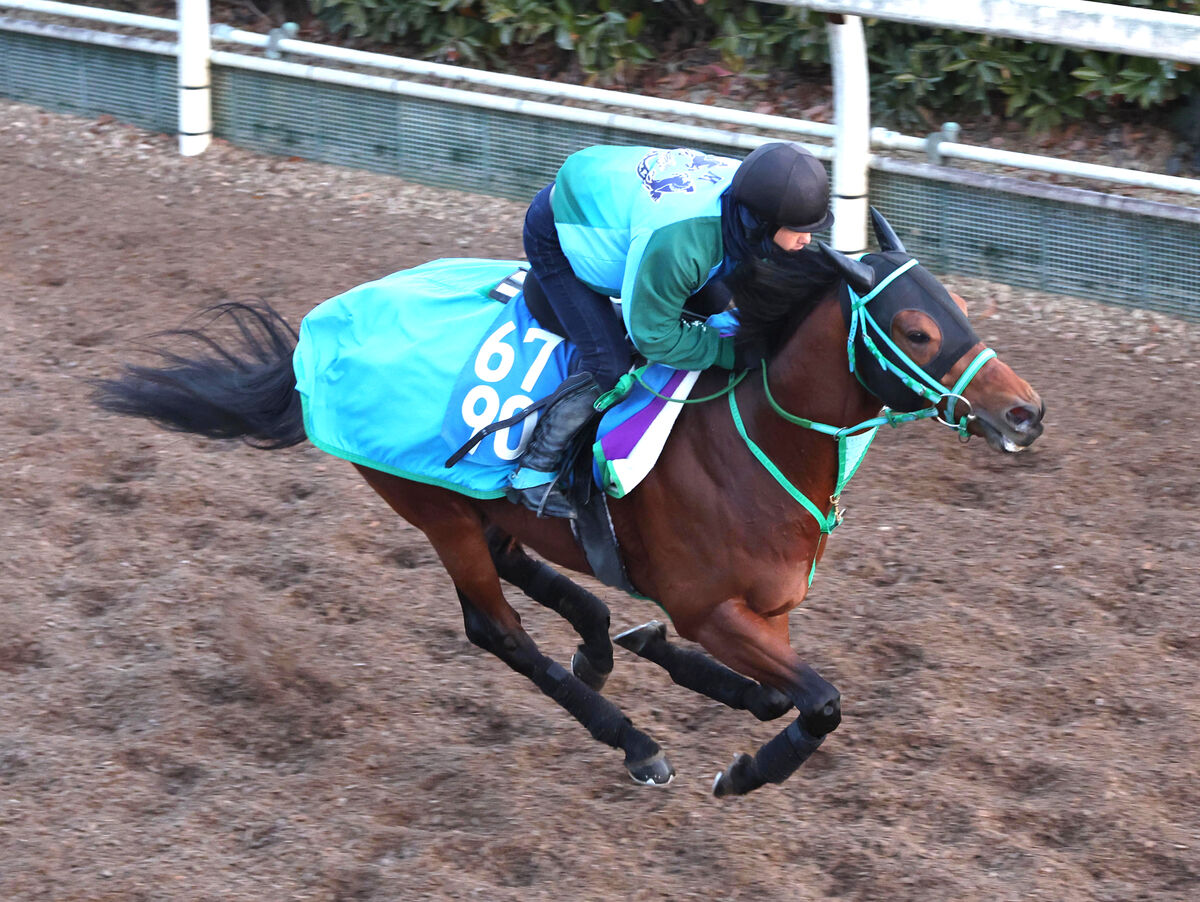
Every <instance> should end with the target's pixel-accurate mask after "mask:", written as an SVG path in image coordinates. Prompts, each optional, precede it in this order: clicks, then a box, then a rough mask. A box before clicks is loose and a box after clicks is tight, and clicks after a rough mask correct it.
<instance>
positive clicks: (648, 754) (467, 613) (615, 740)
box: [458, 591, 675, 786]
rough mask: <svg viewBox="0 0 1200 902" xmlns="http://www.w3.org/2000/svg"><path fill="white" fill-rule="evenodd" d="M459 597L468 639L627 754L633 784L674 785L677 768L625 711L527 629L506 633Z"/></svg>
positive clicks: (588, 728)
mask: <svg viewBox="0 0 1200 902" xmlns="http://www.w3.org/2000/svg"><path fill="white" fill-rule="evenodd" d="M458 598H459V601H460V602H461V604H462V609H463V623H464V624H465V626H466V630H467V636H468V638H470V640H471V641H472V642H473V643H475V644H476V645H478V646H479V647H481V648H484V649H486V650H488V651H490V652H491V653H492V654H494V655H495V656H496V657H498V658H499V659H500V660H501V661H503V662H504V663H505V664H507V665H508V666H509V667H511V668H512V669H513V670H515V671H516V672H517V673H519V674H521V675H522V676H525V677H528V678H529V679H530V680H531V681H532V682H533V683H534V685H536V686H537V687H538V688H539V689H540V690H541V691H542V692H543V693H544V694H546V695H548V696H550V698H552V699H554V701H555V702H557V703H558V704H559V705H560V706H562V707H563V708H564V709H565V710H566V711H567V713H569V714H570V715H571V716H572V717H574V718H575V719H576V720H577V721H579V722H580V723H581V724H583V726H584V727H586V728H587V731H588V732H589V733H591V734H592V736H593V737H594V738H595V739H597V740H598V741H600V742H603V743H604V744H605V745H609V746H612V747H613V748H617V749H621V750H622V751H624V752H625V768H626V770H628V771H629V775H630V776H631V777H632V778H633V779H634V780H636V781H637V782H639V783H643V784H648V785H654V786H665V785H666V784H668V783H670V782H671V779H672V778H673V777H674V776H675V769H674V768H673V767H671V764H670V762H668V761H667V759H666V757H665V756H664V755H663V753H662V749H661V748H659V745H658V743H657V742H655V741H654V740H653V739H651V738H650V737H649V736H647V735H646V734H645V733H643V732H642V731H641V730H639V729H637V728H636V727H635V726H633V724H632V723H630V721H629V718H627V717H626V716H625V715H624V714H623V713H622V712H621V709H620V708H618V707H617V706H616V705H614V704H613V703H612V702H610V701H609V700H608V699H606V698H605V697H604V696H602V695H600V693H598V692H596V691H595V690H593V689H591V688H589V687H588V686H587V685H586V684H585V683H584V682H583V681H582V680H580V679H579V678H578V677H576V676H575V675H574V674H571V673H568V672H567V671H566V670H565V669H564V668H563V667H562V666H561V665H559V664H557V663H556V662H554V661H552V660H551V659H550V658H547V657H546V656H545V655H544V654H542V653H541V652H540V651H538V648H537V646H536V645H535V644H534V643H533V640H532V639H530V638H529V636H527V635H526V634H525V633H524V631H523V630H518V631H517V635H511V634H507V633H504V632H503V631H501V630H500V629H499V628H497V626H496V625H495V624H494V623H493V622H492V621H491V620H489V619H488V618H487V617H485V616H484V615H483V613H482V612H481V611H480V610H479V609H478V608H477V607H476V606H475V605H474V604H472V603H471V601H470V600H469V599H468V598H467V597H466V596H465V595H464V594H463V593H462V592H461V591H459V593H458ZM606 636H607V634H606Z"/></svg>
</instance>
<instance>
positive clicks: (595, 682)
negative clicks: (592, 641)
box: [571, 645, 612, 692]
mask: <svg viewBox="0 0 1200 902" xmlns="http://www.w3.org/2000/svg"><path fill="white" fill-rule="evenodd" d="M571 673H573V674H575V676H577V677H579V679H580V680H581V681H582V682H583V684H584V685H585V686H587V687H588V688H589V689H591V690H592V691H593V692H599V691H600V690H601V689H603V688H604V684H605V683H606V682H608V675H609V674H610V673H612V671H611V670H609V671H607V672H605V673H601V672H600V671H599V670H597V669H596V668H595V667H593V666H592V662H591V659H590V658H588V656H587V653H586V652H585V651H584V650H583V646H582V645H581V646H579V648H578V649H577V650H576V652H575V654H574V655H572V656H571Z"/></svg>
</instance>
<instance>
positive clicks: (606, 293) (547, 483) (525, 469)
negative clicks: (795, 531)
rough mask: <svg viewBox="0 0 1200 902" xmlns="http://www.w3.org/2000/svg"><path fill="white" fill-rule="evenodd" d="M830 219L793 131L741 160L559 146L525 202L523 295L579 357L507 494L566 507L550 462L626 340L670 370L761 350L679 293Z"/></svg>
mask: <svg viewBox="0 0 1200 902" xmlns="http://www.w3.org/2000/svg"><path fill="white" fill-rule="evenodd" d="M832 222H833V214H832V213H831V212H830V209H829V179H828V176H827V175H826V174H825V167H824V166H823V165H822V164H821V162H820V161H819V160H818V159H817V158H816V157H814V156H813V155H812V154H811V153H809V152H808V151H807V150H805V149H804V148H803V147H801V146H800V145H799V144H793V143H783V142H772V143H768V144H763V145H762V146H760V147H758V148H757V149H756V150H754V151H753V152H752V153H751V154H750V155H749V156H748V157H746V159H745V160H744V161H742V162H741V163H740V164H739V163H738V161H737V160H735V159H730V158H727V157H718V156H713V155H711V154H706V153H702V152H700V151H695V150H687V149H675V150H660V149H656V148H650V147H610V146H595V147H588V148H585V149H583V150H581V151H578V152H577V153H575V154H572V155H571V156H570V157H568V158H567V160H566V162H564V163H563V165H562V168H560V169H559V171H558V175H557V177H556V178H555V181H554V182H553V183H552V184H550V185H548V186H547V187H546V188H543V189H542V190H541V191H540V192H538V194H537V195H536V196H535V197H534V198H533V201H532V203H531V204H530V206H529V211H528V212H527V213H526V216H525V229H524V244H525V254H526V256H527V257H528V258H529V262H530V268H531V275H532V276H534V279H532V280H528V281H527V282H526V299H527V301H529V302H530V307H531V310H532V312H533V313H534V315H535V316H537V314H538V309H537V306H538V304H541V305H543V307H544V308H545V307H548V308H549V311H550V312H551V313H552V315H553V316H555V317H557V319H558V321H559V324H561V326H562V329H563V332H564V334H565V335H566V337H567V338H568V339H570V340H571V341H572V342H573V343H574V344H575V345H576V347H577V348H578V350H579V371H578V372H576V373H575V374H574V375H572V376H571V377H570V378H569V379H568V380H567V381H566V382H564V383H563V385H562V387H561V388H560V389H559V391H558V393H557V394H556V396H555V397H554V398H553V399H552V401H551V403H550V405H549V406H548V407H547V409H546V410H545V411H543V413H542V415H541V417H540V418H539V419H538V422H537V425H536V426H535V428H534V432H533V436H532V437H531V439H530V441H529V444H528V445H527V446H526V448H525V451H524V452H523V454H522V456H521V459H520V462H519V464H520V465H519V468H518V469H517V471H516V472H515V473H514V474H513V477H512V480H511V486H510V488H509V489H508V491H507V494H508V497H509V498H510V500H513V501H520V502H521V503H522V504H524V505H525V506H526V507H529V508H530V509H532V510H535V511H537V512H538V513H539V515H542V514H545V515H549V516H558V517H573V516H575V510H574V505H573V504H572V503H571V501H570V500H569V499H568V498H567V496H566V494H565V493H564V492H563V491H562V489H560V488H559V487H558V485H557V480H556V478H555V473H556V472H557V471H558V469H559V466H560V465H561V463H562V457H563V455H564V453H565V451H566V449H567V447H568V446H569V444H570V442H571V439H572V438H573V437H574V436H575V434H576V433H577V432H578V431H579V430H580V429H581V428H582V427H583V426H584V425H585V424H586V423H587V422H588V421H589V420H590V419H591V417H592V414H593V413H594V409H593V404H594V402H595V401H596V399H597V398H598V397H599V396H600V395H601V394H602V393H603V392H605V391H607V390H608V389H610V388H612V387H613V385H614V384H615V383H616V381H617V380H618V379H619V378H620V377H621V376H622V375H623V374H624V373H626V372H627V371H628V370H629V368H630V365H631V362H632V350H636V351H637V353H639V354H641V355H642V356H643V357H645V358H646V360H647V361H649V362H651V363H662V364H665V365H667V366H670V367H674V368H675V369H682V370H703V369H707V368H709V367H711V366H719V367H723V368H725V369H745V368H748V367H750V366H754V365H757V364H758V363H759V359H760V357H761V355H755V354H754V353H753V352H749V351H747V350H746V349H744V348H741V347H740V346H739V347H738V348H737V349H736V350H735V346H734V339H733V338H732V337H730V336H722V335H721V334H720V333H719V332H718V331H717V330H716V329H715V328H712V327H709V326H706V325H704V323H703V322H701V321H698V320H696V319H693V318H690V317H685V316H684V307H685V305H686V304H687V303H688V301H689V298H691V297H692V296H694V295H696V293H697V292H699V291H700V289H702V288H704V289H705V292H704V293H705V294H707V295H709V296H710V297H712V296H716V297H718V298H721V301H722V302H721V303H720V306H719V307H718V308H717V309H718V310H719V309H723V307H724V306H725V304H724V302H725V301H727V300H728V292H727V291H725V292H721V291H720V289H721V287H722V286H721V283H720V279H721V278H722V277H723V276H727V275H728V274H729V273H730V272H732V270H733V269H734V268H735V267H736V266H737V265H738V263H740V262H741V261H743V260H748V259H752V258H763V257H770V256H773V255H776V254H780V253H786V254H791V253H796V252H800V251H802V250H803V249H804V248H805V247H806V246H807V245H808V244H809V242H810V241H811V240H812V233H813V232H816V231H820V230H822V229H825V228H827V227H828V226H829V225H830V223H832ZM531 283H532V284H531ZM613 298H619V299H620V302H621V303H620V308H621V312H620V315H619V316H618V315H617V314H616V312H615V310H614V305H613V302H612V299H613ZM708 303H710V304H711V301H709V302H708ZM705 312H709V313H711V312H717V311H716V310H712V309H710V310H707V311H705ZM543 325H545V324H543ZM626 335H628V339H629V340H631V341H632V344H633V348H632V350H631V348H630V346H629V341H628V340H627V339H626ZM752 357H753V358H755V359H750V358H752Z"/></svg>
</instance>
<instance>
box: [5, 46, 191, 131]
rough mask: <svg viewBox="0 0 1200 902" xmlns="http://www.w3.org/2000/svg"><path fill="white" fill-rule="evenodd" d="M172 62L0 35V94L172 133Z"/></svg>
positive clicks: (174, 119)
mask: <svg viewBox="0 0 1200 902" xmlns="http://www.w3.org/2000/svg"><path fill="white" fill-rule="evenodd" d="M177 71H178V65H177V63H176V60H175V57H173V56H162V55H159V54H156V53H138V52H132V51H129V50H126V49H123V48H118V47H103V46H97V45H94V44H83V43H78V42H75V41H64V40H61V39H59V38H52V37H45V36H42V35H32V34H20V33H17V32H11V31H3V30H0V94H3V95H4V96H5V97H9V98H11V99H13V100H19V101H22V102H24V103H31V104H35V105H37V106H40V107H43V108H45V109H48V110H54V111H55V112H59V113H75V114H77V115H81V116H95V115H99V114H103V113H107V114H108V115H110V116H113V117H115V118H117V119H120V120H122V121H123V122H130V123H133V124H134V125H140V126H142V127H143V128H147V129H150V130H152V131H158V132H168V133H169V132H173V131H175V129H176V123H177V122H178V121H179V113H178V101H177V98H176V86H177V85H178V81H179V78H178V75H177Z"/></svg>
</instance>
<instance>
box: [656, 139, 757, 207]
mask: <svg viewBox="0 0 1200 902" xmlns="http://www.w3.org/2000/svg"><path fill="white" fill-rule="evenodd" d="M735 166H737V161H736V160H730V159H727V158H726V157H714V156H709V155H708V154H703V153H698V152H697V151H694V150H685V149H683V148H680V149H677V150H656V151H653V152H652V153H648V154H646V156H644V157H642V160H641V162H640V163H638V168H637V171H638V175H639V176H641V179H642V185H643V186H644V187H645V188H646V190H647V191H649V192H650V199H651V200H660V199H661V198H662V196H663V195H664V194H670V193H672V192H676V191H680V192H684V193H691V192H693V191H695V190H696V186H697V185H706V184H707V185H716V184H719V183H721V182H722V181H724V180H725V178H726V177H727V176H728V175H729V171H728V170H729V169H730V168H733V167H735Z"/></svg>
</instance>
